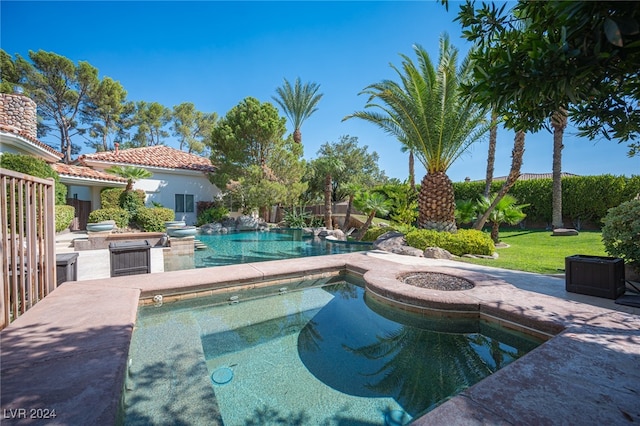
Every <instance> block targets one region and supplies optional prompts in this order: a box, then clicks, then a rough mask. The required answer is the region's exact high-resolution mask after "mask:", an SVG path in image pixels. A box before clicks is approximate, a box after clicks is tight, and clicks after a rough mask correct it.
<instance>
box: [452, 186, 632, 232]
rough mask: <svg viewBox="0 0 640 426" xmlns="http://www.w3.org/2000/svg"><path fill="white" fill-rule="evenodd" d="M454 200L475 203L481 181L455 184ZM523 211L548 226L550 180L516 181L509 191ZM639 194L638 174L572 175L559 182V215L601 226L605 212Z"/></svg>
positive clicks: (530, 219)
mask: <svg viewBox="0 0 640 426" xmlns="http://www.w3.org/2000/svg"><path fill="white" fill-rule="evenodd" d="M501 186H502V182H493V183H492V185H491V191H492V192H498V190H499V189H500V187H501ZM453 187H454V190H455V195H456V200H474V199H477V198H478V197H479V196H480V195H481V194H482V192H483V191H484V182H456V183H454V184H453ZM509 193H510V194H511V195H513V196H514V197H516V199H517V200H518V203H519V204H530V206H529V207H526V208H524V209H523V211H524V212H525V213H526V214H527V219H526V221H527V222H528V223H531V222H535V223H543V224H549V223H551V220H552V204H551V199H552V180H551V178H548V179H533V180H523V181H518V182H516V183H515V185H514V186H513V187H512V188H511V189H510V190H509ZM639 193H640V175H634V176H632V177H626V176H613V175H599V176H574V177H566V178H563V179H562V215H563V217H564V219H565V221H566V222H568V223H567V225H569V224H572V225H573V226H576V227H578V228H579V227H580V226H581V225H582V224H584V223H590V224H592V225H594V226H597V227H600V226H601V225H602V222H601V221H602V218H604V217H605V215H606V214H607V210H609V209H610V208H612V207H616V206H618V205H620V204H621V203H623V202H625V201H629V200H631V199H633V198H634V197H636V196H637V195H638V194H639Z"/></svg>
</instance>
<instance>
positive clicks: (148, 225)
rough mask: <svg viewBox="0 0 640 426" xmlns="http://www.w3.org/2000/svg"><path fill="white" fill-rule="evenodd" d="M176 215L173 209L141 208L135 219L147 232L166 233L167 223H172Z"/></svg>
mask: <svg viewBox="0 0 640 426" xmlns="http://www.w3.org/2000/svg"><path fill="white" fill-rule="evenodd" d="M174 216H175V213H174V212H173V210H172V209H167V208H164V207H141V208H139V209H138V212H137V214H136V217H135V221H136V223H137V224H138V226H139V227H140V229H142V230H143V231H145V232H164V230H165V226H164V223H165V222H169V221H172V220H173V219H174Z"/></svg>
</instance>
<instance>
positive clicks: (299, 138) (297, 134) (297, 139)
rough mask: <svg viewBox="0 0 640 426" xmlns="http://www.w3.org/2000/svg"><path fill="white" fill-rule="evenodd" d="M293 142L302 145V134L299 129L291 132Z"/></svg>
mask: <svg viewBox="0 0 640 426" xmlns="http://www.w3.org/2000/svg"><path fill="white" fill-rule="evenodd" d="M293 141H294V142H295V143H302V132H301V131H300V129H295V130H294V131H293Z"/></svg>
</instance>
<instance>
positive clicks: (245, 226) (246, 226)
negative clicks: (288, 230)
mask: <svg viewBox="0 0 640 426" xmlns="http://www.w3.org/2000/svg"><path fill="white" fill-rule="evenodd" d="M264 228H266V223H265V222H264V220H263V219H260V218H257V217H253V216H238V218H237V219H236V229H237V230H238V231H255V230H257V229H264Z"/></svg>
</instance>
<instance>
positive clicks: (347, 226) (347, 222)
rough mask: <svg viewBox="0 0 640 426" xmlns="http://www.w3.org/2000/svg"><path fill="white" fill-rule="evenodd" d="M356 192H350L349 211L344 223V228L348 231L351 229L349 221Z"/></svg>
mask: <svg viewBox="0 0 640 426" xmlns="http://www.w3.org/2000/svg"><path fill="white" fill-rule="evenodd" d="M354 197H355V194H349V201H348V202H347V212H346V213H345V215H344V223H343V224H342V230H343V231H344V232H347V231H348V230H349V223H350V222H351V208H352V206H353V198H354Z"/></svg>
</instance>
